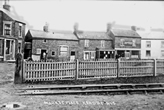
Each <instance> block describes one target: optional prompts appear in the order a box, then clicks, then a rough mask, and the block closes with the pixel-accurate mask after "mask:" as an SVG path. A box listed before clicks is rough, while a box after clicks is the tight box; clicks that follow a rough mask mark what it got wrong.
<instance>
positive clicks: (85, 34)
mask: <svg viewBox="0 0 164 110" xmlns="http://www.w3.org/2000/svg"><path fill="white" fill-rule="evenodd" d="M25 26H26V23H25V22H24V21H23V20H22V19H21V18H20V17H19V16H18V15H17V14H16V13H13V12H12V11H11V10H10V6H9V5H8V4H4V5H3V7H2V8H0V61H11V60H13V61H14V60H15V56H16V54H17V53H19V52H21V53H22V52H23V53H24V58H25V59H27V58H29V57H31V58H32V59H33V60H41V59H43V58H44V57H45V54H46V58H47V59H53V60H56V61H72V60H75V59H79V60H101V59H102V60H107V59H115V58H116V56H119V57H121V58H124V59H146V58H158V59H163V58H164V31H163V30H159V29H158V30H155V29H151V31H150V32H145V31H144V30H141V29H139V28H137V27H135V26H129V27H121V25H116V24H115V25H112V24H108V25H107V30H106V31H103V32H97V31H95V32H94V31H83V30H79V28H78V24H75V25H74V27H73V28H74V31H64V30H62V31H57V30H50V29H49V27H48V25H45V26H44V27H43V30H33V29H30V30H28V32H27V33H26V35H25Z"/></svg>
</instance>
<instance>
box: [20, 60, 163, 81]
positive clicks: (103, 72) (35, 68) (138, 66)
mask: <svg viewBox="0 0 164 110" xmlns="http://www.w3.org/2000/svg"><path fill="white" fill-rule="evenodd" d="M22 65H23V71H22V74H23V81H54V80H80V79H96V78H112V77H136V76H156V75H160V74H164V60H159V59H158V60H154V59H149V60H111V61H78V60H77V61H74V62H35V61H33V62H31V61H28V62H27V61H23V64H22Z"/></svg>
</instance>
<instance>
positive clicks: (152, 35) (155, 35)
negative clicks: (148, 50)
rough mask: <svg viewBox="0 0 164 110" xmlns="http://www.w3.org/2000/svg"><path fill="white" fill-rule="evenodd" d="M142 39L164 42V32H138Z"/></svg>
mask: <svg viewBox="0 0 164 110" xmlns="http://www.w3.org/2000/svg"><path fill="white" fill-rule="evenodd" d="M138 34H139V35H140V36H141V38H142V39H156V40H158V39H159V40H160V39H163V40H164V31H151V32H138Z"/></svg>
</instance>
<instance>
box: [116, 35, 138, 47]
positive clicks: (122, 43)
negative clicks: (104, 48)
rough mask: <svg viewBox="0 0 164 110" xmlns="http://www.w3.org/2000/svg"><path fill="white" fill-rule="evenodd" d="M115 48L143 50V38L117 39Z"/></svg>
mask: <svg viewBox="0 0 164 110" xmlns="http://www.w3.org/2000/svg"><path fill="white" fill-rule="evenodd" d="M115 48H137V49H140V48H141V38H127V37H115Z"/></svg>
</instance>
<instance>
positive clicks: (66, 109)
mask: <svg viewBox="0 0 164 110" xmlns="http://www.w3.org/2000/svg"><path fill="white" fill-rule="evenodd" d="M14 68H15V64H14V63H0V110H10V109H9V107H7V106H4V104H6V103H12V102H13V103H20V104H22V106H23V105H24V106H23V107H24V108H21V107H20V109H19V110H163V109H164V103H163V102H164V94H148V95H144V94H134V95H54V96H48V95H47V96H18V95H15V92H16V88H19V87H22V86H25V85H18V84H17V85H15V84H13V75H14ZM11 110H12V109H11ZM13 110H14V109H13Z"/></svg>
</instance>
